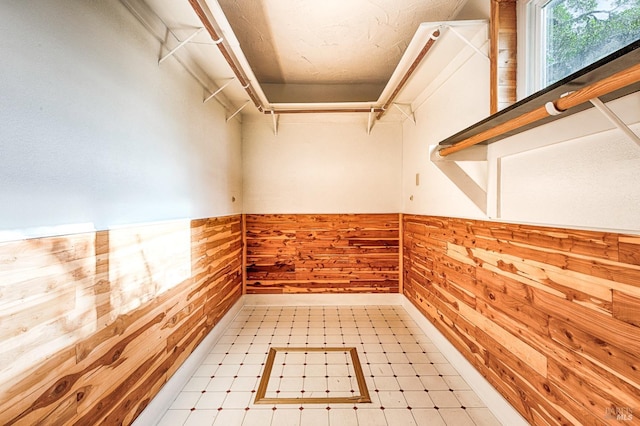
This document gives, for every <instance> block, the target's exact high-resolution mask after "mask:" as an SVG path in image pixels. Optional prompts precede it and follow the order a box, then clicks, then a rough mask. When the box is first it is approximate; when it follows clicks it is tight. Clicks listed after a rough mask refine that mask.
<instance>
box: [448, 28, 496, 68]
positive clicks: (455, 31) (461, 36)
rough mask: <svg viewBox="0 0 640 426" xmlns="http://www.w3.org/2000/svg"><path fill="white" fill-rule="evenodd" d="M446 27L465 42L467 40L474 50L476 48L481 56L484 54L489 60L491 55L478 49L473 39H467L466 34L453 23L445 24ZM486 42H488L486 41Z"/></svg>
mask: <svg viewBox="0 0 640 426" xmlns="http://www.w3.org/2000/svg"><path fill="white" fill-rule="evenodd" d="M445 27H447V28H448V29H449V30H450V31H451V32H452V33H454V34H455V35H456V36H458V38H459V39H460V40H462V41H463V42H465V43H466V44H467V45H468V46H469V47H471V48H472V49H473V50H475V51H476V52H477V53H479V54H480V56H482V57H484V58H486V59H487V60H489V55H488V54H487V53H484V52H483V51H482V50H480V49H478V48H477V47H476V46H475V45H474V44H473V43H471V41H470V40H469V39H467V38H466V37H465V36H463V35H462V34H460V32H459V31H458V30H456V29H455V28H453V26H452V25H445ZM485 44H486V42H485ZM483 46H484V44H483Z"/></svg>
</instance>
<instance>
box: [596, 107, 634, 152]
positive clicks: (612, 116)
mask: <svg viewBox="0 0 640 426" xmlns="http://www.w3.org/2000/svg"><path fill="white" fill-rule="evenodd" d="M589 102H591V103H592V104H593V106H594V107H596V109H597V110H598V111H600V112H601V113H602V115H604V116H605V117H607V119H608V120H609V121H611V122H612V123H613V124H614V125H615V126H616V127H617V128H618V129H620V130H621V131H622V133H624V134H625V135H626V136H627V137H628V138H629V139H631V140H632V141H633V142H635V143H636V144H637V145H638V146H639V147H640V136H638V135H637V134H636V133H635V132H634V131H633V130H631V129H630V128H629V126H627V124H626V123H625V122H624V121H622V120H621V119H620V117H618V116H617V115H616V113H614V112H613V111H611V109H610V108H609V107H608V106H606V105H605V103H604V102H602V101H601V100H600V98H593V99H589Z"/></svg>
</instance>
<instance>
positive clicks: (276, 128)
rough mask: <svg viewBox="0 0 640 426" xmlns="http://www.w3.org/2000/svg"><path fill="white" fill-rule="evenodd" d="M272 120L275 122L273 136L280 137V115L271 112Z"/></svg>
mask: <svg viewBox="0 0 640 426" xmlns="http://www.w3.org/2000/svg"><path fill="white" fill-rule="evenodd" d="M271 120H273V134H274V136H278V122H279V121H280V115H279V114H276V113H275V111H274V110H271Z"/></svg>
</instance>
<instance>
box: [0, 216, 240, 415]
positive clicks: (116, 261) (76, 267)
mask: <svg viewBox="0 0 640 426" xmlns="http://www.w3.org/2000/svg"><path fill="white" fill-rule="evenodd" d="M0 281H1V284H0V341H1V342H2V345H1V346H0V389H1V391H0V392H1V393H0V424H3V425H34V424H43V425H44V424H55V425H64V424H80V425H95V424H108V425H115V424H130V423H131V422H132V421H133V419H134V418H135V417H136V416H137V415H138V414H139V413H140V412H141V411H142V409H143V408H144V407H145V406H146V405H147V404H148V402H149V401H150V400H151V398H153V396H154V395H155V394H156V393H157V392H158V390H159V389H160V388H161V387H162V385H163V384H164V383H165V382H166V381H167V380H168V378H169V377H171V375H172V374H173V373H174V372H175V371H176V370H177V369H178V367H179V366H180V365H181V364H182V362H183V361H184V360H185V359H186V358H187V357H188V356H189V355H190V353H191V352H192V350H193V349H194V348H195V347H196V346H197V345H198V343H200V342H201V341H202V339H203V338H204V337H205V336H206V335H207V333H208V332H209V331H210V330H211V329H212V327H213V326H214V325H215V324H216V323H217V322H218V321H219V320H220V318H221V317H222V316H223V315H224V314H225V313H226V312H227V311H228V310H229V309H230V308H231V306H233V304H234V303H235V302H236V301H237V300H238V299H239V298H240V296H241V291H242V226H241V218H240V216H229V217H224V218H210V219H202V220H195V221H191V222H189V221H180V222H171V223H165V224H157V225H147V226H138V227H130V228H122V229H117V230H110V231H98V232H95V233H86V234H78V235H70V236H62V237H52V238H40V239H31V240H25V241H17V242H9V243H2V244H0Z"/></svg>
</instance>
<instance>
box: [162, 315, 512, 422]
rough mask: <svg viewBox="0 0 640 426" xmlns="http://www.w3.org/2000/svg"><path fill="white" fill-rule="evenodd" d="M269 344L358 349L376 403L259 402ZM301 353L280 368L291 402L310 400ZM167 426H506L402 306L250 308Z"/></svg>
mask: <svg viewBox="0 0 640 426" xmlns="http://www.w3.org/2000/svg"><path fill="white" fill-rule="evenodd" d="M271 346H274V347H287V346H290V347H304V346H308V347H325V346H326V347H341V346H345V347H355V348H357V352H358V357H359V359H360V362H361V364H362V369H363V372H364V376H365V379H366V383H367V387H368V390H369V393H370V396H371V400H372V402H371V403H356V404H353V403H351V404H345V403H340V404H337V403H322V404H305V403H301V404H275V405H274V404H268V405H264V404H254V403H253V402H254V398H255V393H256V390H257V389H258V385H259V383H260V377H261V374H262V370H263V368H264V363H265V360H266V358H267V353H268V352H269V348H270V347H271ZM316 354H317V353H316ZM301 355H303V354H301V353H296V354H295V356H292V357H289V359H288V360H287V361H288V362H284V361H279V362H276V363H274V370H273V371H272V373H271V375H270V386H271V387H274V386H275V387H279V388H283V389H287V390H290V391H292V390H294V389H295V392H292V393H291V395H290V396H291V397H299V396H300V395H304V392H302V390H304V389H303V388H304V380H305V378H306V373H305V371H310V370H306V369H307V368H309V369H310V368H312V367H311V366H305V360H306V358H305V357H304V356H301ZM314 356H317V355H314ZM283 363H284V364H285V365H282V364H283ZM313 368H316V367H313ZM325 368H327V374H326V375H325V379H326V380H327V393H329V391H330V390H331V389H332V386H333V389H334V390H336V388H335V386H337V385H336V384H335V383H337V382H336V381H335V380H334V379H335V378H336V377H338V376H337V375H339V368H338V367H336V366H333V365H331V362H328V363H327V364H325ZM303 376H305V377H304V378H303ZM332 380H333V382H332ZM273 383H275V384H277V386H276V385H274V384H273ZM308 383H310V382H308ZM331 383H334V384H333V385H332V384H331ZM271 387H270V388H269V389H270V391H272V390H273V389H272V388H271ZM298 389H299V390H298ZM159 424H160V425H162V426H176V425H189V426H194V425H197V426H201V425H202V426H204V425H224V426H235V425H243V426H254V425H255V426H266V425H273V426H287V425H303V426H314V425H323V426H326V425H330V426H335V425H339V426H349V425H359V426H365V425H366V426H375V425H393V426H402V425H455V426H464V425H477V426H489V425H499V424H500V423H499V422H498V421H497V420H496V418H495V417H494V416H493V414H491V412H490V411H489V409H488V408H486V407H485V405H484V404H483V403H482V401H481V400H480V399H479V398H478V396H477V395H476V394H475V392H473V391H472V390H471V389H470V388H469V386H468V385H467V384H466V382H465V381H464V380H463V379H462V378H461V377H460V376H459V375H458V374H457V372H456V370H455V369H454V368H453V367H452V366H451V365H450V364H449V363H448V362H447V360H446V359H445V358H444V357H443V356H442V354H441V353H440V352H438V350H437V349H436V347H435V346H434V345H433V344H432V343H431V342H430V341H429V339H428V338H427V337H426V336H425V335H424V333H423V332H422V331H421V330H420V329H419V328H418V326H417V325H416V324H415V323H414V322H413V320H412V319H411V318H410V316H409V314H407V312H406V311H405V310H404V309H403V308H402V307H400V306H353V307H351V306H324V307H316V306H313V307H304V306H303V307H288V306H287V307H279V306H269V307H262V306H261V307H252V306H245V307H244V308H243V309H242V311H241V312H240V313H239V314H238V316H237V317H236V318H235V320H234V321H233V323H232V324H231V326H230V327H229V328H228V329H227V330H226V332H225V333H224V335H223V336H222V337H221V338H220V340H219V341H218V342H217V344H216V345H215V346H214V348H213V350H212V351H211V353H210V354H209V355H208V357H207V359H206V360H205V361H204V362H203V363H202V365H201V366H200V367H199V368H198V370H197V372H196V373H195V374H194V375H193V377H192V378H191V380H190V381H189V382H188V383H187V385H186V386H185V387H184V388H183V389H182V392H180V393H179V394H178V395H177V396H176V398H175V400H174V402H173V404H172V405H171V407H169V409H168V410H167V412H166V413H165V415H164V417H163V418H162V420H161V421H160V423H159Z"/></svg>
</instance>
